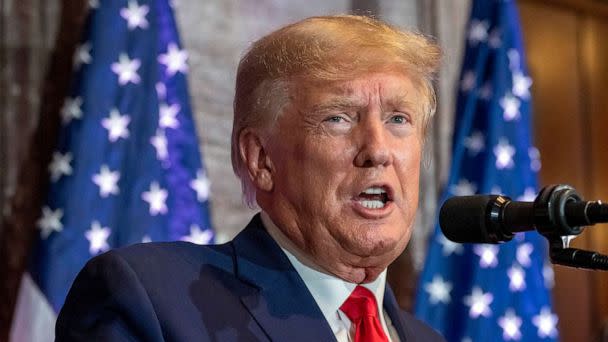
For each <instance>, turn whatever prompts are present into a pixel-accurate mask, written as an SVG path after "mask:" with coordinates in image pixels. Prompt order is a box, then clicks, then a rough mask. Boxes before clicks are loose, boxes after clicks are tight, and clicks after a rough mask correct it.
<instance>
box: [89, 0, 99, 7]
mask: <svg viewBox="0 0 608 342" xmlns="http://www.w3.org/2000/svg"><path fill="white" fill-rule="evenodd" d="M89 8H91V9H95V8H99V0H89Z"/></svg>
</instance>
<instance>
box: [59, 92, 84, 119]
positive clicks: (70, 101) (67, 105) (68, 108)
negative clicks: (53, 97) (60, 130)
mask: <svg viewBox="0 0 608 342" xmlns="http://www.w3.org/2000/svg"><path fill="white" fill-rule="evenodd" d="M80 106H82V98H81V97H80V96H77V97H67V98H66V99H65V102H64V103H63V106H62V107H61V121H62V123H63V124H64V125H65V124H68V123H69V122H70V121H72V119H80V118H82V109H81V108H80Z"/></svg>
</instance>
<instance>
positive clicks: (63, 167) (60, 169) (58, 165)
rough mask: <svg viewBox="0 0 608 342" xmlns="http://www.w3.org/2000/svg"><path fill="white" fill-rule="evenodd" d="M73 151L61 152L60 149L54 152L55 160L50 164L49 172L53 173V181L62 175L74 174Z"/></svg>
mask: <svg viewBox="0 0 608 342" xmlns="http://www.w3.org/2000/svg"><path fill="white" fill-rule="evenodd" d="M71 162H72V153H70V152H66V153H65V154H61V152H59V151H55V152H53V160H52V161H51V163H50V164H49V172H50V173H51V181H52V182H56V181H57V180H59V178H61V176H63V175H66V176H69V175H71V174H72V166H71V165H70V163H71Z"/></svg>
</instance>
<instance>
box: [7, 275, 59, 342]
mask: <svg viewBox="0 0 608 342" xmlns="http://www.w3.org/2000/svg"><path fill="white" fill-rule="evenodd" d="M56 319H57V316H56V315H55V312H54V311H53V309H52V308H51V306H50V305H49V303H48V301H47V300H46V298H45V297H44V295H43V294H42V292H40V289H39V288H38V286H36V284H35V283H34V281H33V280H32V278H31V277H30V274H29V273H27V272H26V273H25V274H24V275H23V277H22V278H21V287H20V288H19V296H18V298H17V307H16V310H15V316H14V318H13V324H12V327H11V336H10V339H9V341H10V342H47V341H48V342H52V341H53V340H54V339H55V320H56Z"/></svg>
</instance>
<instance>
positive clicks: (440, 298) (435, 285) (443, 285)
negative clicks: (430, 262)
mask: <svg viewBox="0 0 608 342" xmlns="http://www.w3.org/2000/svg"><path fill="white" fill-rule="evenodd" d="M424 290H425V291H426V292H428V293H429V302H431V304H437V303H444V304H449V303H450V300H451V299H450V291H452V284H451V283H450V282H447V281H444V280H443V278H441V276H438V275H435V276H434V277H433V281H431V282H430V283H426V284H425V285H424Z"/></svg>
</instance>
